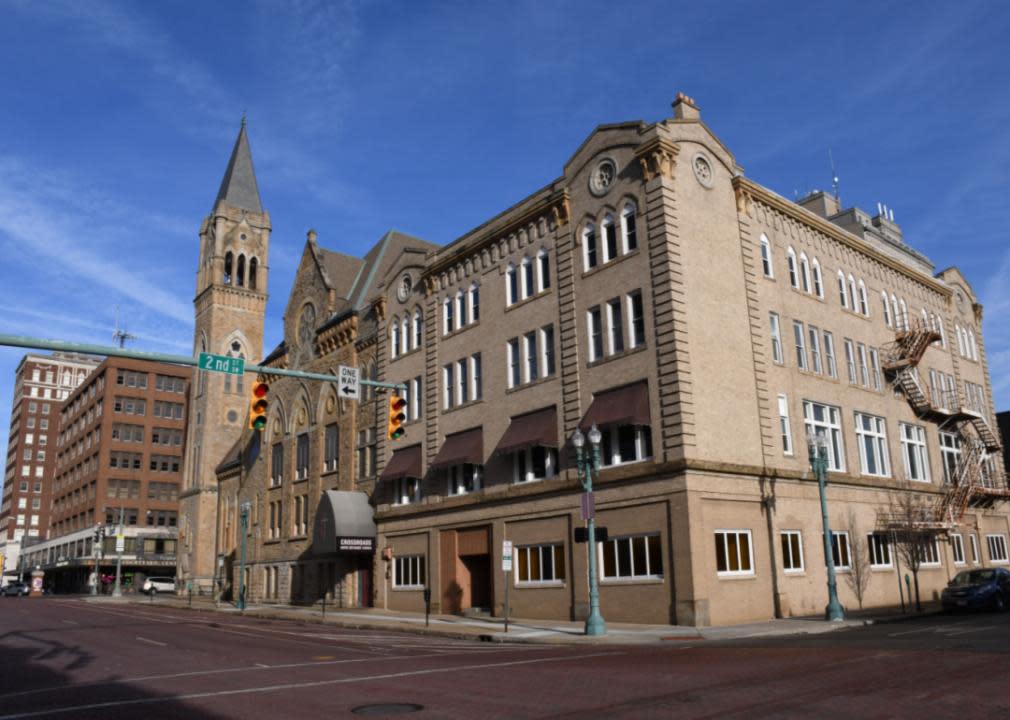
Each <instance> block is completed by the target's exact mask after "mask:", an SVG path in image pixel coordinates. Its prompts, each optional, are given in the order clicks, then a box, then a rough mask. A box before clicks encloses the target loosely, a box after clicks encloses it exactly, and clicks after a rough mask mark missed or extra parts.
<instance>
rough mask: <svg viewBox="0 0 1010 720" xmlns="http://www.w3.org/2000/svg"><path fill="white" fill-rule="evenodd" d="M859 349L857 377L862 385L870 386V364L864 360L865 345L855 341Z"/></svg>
mask: <svg viewBox="0 0 1010 720" xmlns="http://www.w3.org/2000/svg"><path fill="white" fill-rule="evenodd" d="M856 349H857V350H858V351H859V355H858V356H857V357H858V358H859V379H860V381H861V384H862V386H863V387H870V366H869V363H867V362H866V346H865V345H864V344H863V343H856Z"/></svg>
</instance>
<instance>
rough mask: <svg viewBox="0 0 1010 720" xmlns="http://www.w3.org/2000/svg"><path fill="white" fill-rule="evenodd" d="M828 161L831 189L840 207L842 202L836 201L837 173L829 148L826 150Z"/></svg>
mask: <svg viewBox="0 0 1010 720" xmlns="http://www.w3.org/2000/svg"><path fill="white" fill-rule="evenodd" d="M828 160H829V161H830V162H831V189H832V191H833V192H834V194H835V202H836V203H838V204H839V205H840V204H841V202H842V201H841V200H839V199H838V172H837V171H836V170H835V157H834V155H832V154H831V148H828Z"/></svg>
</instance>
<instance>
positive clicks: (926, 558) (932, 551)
mask: <svg viewBox="0 0 1010 720" xmlns="http://www.w3.org/2000/svg"><path fill="white" fill-rule="evenodd" d="M918 550H919V562H920V563H921V566H922V567H940V541H939V540H937V539H936V538H933V542H922V543H920V544H919V546H918Z"/></svg>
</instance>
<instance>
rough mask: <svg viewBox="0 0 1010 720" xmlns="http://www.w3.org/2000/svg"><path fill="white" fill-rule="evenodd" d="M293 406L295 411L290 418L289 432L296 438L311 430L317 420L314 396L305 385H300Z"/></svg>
mask: <svg viewBox="0 0 1010 720" xmlns="http://www.w3.org/2000/svg"><path fill="white" fill-rule="evenodd" d="M291 406H292V408H293V409H292V412H291V413H290V415H289V417H288V432H289V433H290V434H291V435H293V436H296V435H298V434H299V433H300V432H304V431H307V430H309V428H311V427H312V426H313V425H314V424H315V420H316V417H315V410H314V406H313V404H312V394H311V393H310V392H309V388H308V386H306V384H305V383H303V382H302V383H299V384H298V390H297V392H296V393H295V398H294V400H293V401H292V405H291Z"/></svg>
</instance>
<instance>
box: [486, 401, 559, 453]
mask: <svg viewBox="0 0 1010 720" xmlns="http://www.w3.org/2000/svg"><path fill="white" fill-rule="evenodd" d="M533 445H540V446H542V447H552V448H556V447H557V446H558V409H557V407H555V406H554V405H551V406H550V407H549V408H543V409H541V410H534V411H533V412H528V413H524V414H523V415H516V416H515V417H513V418H512V422H511V423H510V424H509V427H508V430H506V431H505V434H504V435H502V439H501V441H499V443H498V447H496V448H495V452H496V453H511V452H516V451H517V450H522V449H524V448H528V447H530V446H533Z"/></svg>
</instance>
